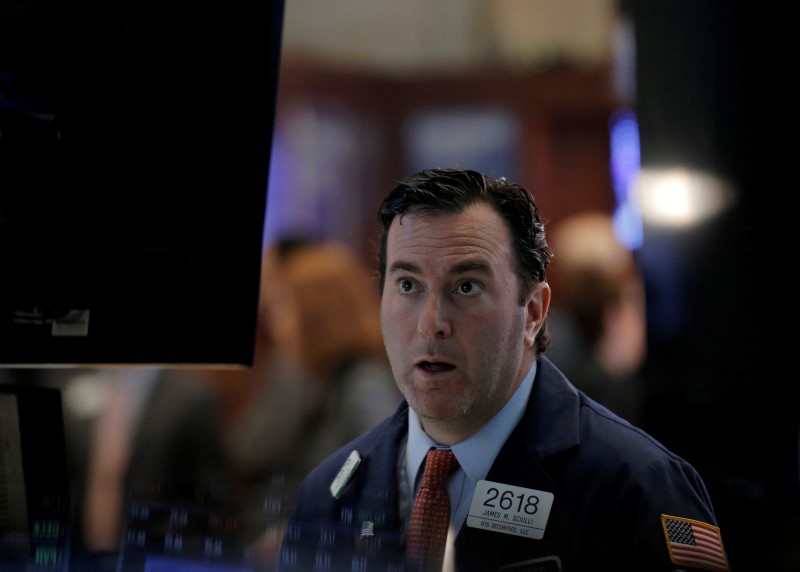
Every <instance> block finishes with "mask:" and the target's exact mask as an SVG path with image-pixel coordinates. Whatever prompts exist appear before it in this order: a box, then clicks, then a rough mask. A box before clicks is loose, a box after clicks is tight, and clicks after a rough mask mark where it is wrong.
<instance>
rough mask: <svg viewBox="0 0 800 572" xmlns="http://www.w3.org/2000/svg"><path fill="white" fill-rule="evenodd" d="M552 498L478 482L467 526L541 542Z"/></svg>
mask: <svg viewBox="0 0 800 572" xmlns="http://www.w3.org/2000/svg"><path fill="white" fill-rule="evenodd" d="M554 498H555V497H554V496H553V493H550V492H547V491H537V490H536V489H526V488H523V487H515V486H513V485H504V484H502V483H493V482H492V481H478V484H477V485H476V486H475V494H474V495H473V497H472V504H471V505H470V507H469V515H468V516H467V526H471V527H472V528H480V529H483V530H491V531H494V532H501V533H503V534H513V535H516V536H523V537H525V538H533V539H535V540H540V539H541V538H543V537H544V529H545V526H546V525H547V518H548V517H549V516H550V509H551V508H552V506H553V499H554Z"/></svg>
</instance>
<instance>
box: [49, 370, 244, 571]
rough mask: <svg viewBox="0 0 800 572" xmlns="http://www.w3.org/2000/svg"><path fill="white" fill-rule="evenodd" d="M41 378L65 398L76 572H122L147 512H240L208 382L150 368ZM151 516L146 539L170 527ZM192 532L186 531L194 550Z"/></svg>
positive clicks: (73, 567) (56, 372)
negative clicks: (140, 510)
mask: <svg viewBox="0 0 800 572" xmlns="http://www.w3.org/2000/svg"><path fill="white" fill-rule="evenodd" d="M37 375H38V383H41V384H42V385H45V386H50V387H58V388H60V389H61V392H62V407H63V411H64V426H65V439H66V446H67V462H68V472H69V476H70V479H71V483H72V484H71V490H72V494H73V502H72V504H73V513H74V514H73V523H74V530H73V533H72V536H73V554H72V558H71V566H70V569H71V570H76V571H81V572H93V571H97V572H104V571H115V570H117V567H118V564H119V559H120V557H121V551H122V549H123V548H124V546H123V543H124V532H125V522H126V520H127V518H128V517H129V516H130V513H129V511H130V510H131V507H132V506H133V505H135V504H137V503H140V504H141V505H142V506H145V505H147V504H148V503H152V505H153V506H156V505H158V506H182V507H187V506H191V507H193V508H196V509H199V510H203V511H208V512H211V511H213V510H222V509H223V508H227V507H229V506H232V505H231V504H230V503H231V502H232V499H231V493H232V490H233V489H232V481H231V473H230V472H229V470H228V467H227V459H226V456H225V451H224V448H223V432H222V424H221V420H222V419H221V415H220V408H219V404H218V401H217V396H216V394H215V392H214V390H213V387H211V386H210V385H209V384H208V383H207V381H206V380H205V379H202V378H200V377H198V376H196V375H194V374H192V373H190V372H187V371H181V370H170V369H159V368H148V367H121V368H91V369H88V368H86V369H84V368H64V369H60V368H54V369H45V370H41V371H38V372H37ZM149 512H150V516H151V518H150V519H149V521H143V522H142V523H141V524H140V528H141V529H142V530H145V529H147V528H148V527H151V526H152V527H154V528H157V527H160V526H161V524H162V523H156V522H155V519H156V513H157V512H158V511H156V510H154V509H150V510H149ZM167 512H169V510H167ZM191 532H192V531H190V530H186V531H185V536H186V538H187V544H188V538H189V536H190V534H191ZM186 556H187V557H188V556H190V555H189V554H186ZM191 556H196V554H195V555H191Z"/></svg>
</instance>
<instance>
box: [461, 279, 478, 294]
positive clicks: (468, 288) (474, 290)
mask: <svg viewBox="0 0 800 572" xmlns="http://www.w3.org/2000/svg"><path fill="white" fill-rule="evenodd" d="M482 291H483V289H482V288H481V285H480V284H479V283H477V282H471V281H469V280H464V281H463V282H459V283H458V293H459V294H465V295H467V296H475V295H477V294H480V293H481V292H482Z"/></svg>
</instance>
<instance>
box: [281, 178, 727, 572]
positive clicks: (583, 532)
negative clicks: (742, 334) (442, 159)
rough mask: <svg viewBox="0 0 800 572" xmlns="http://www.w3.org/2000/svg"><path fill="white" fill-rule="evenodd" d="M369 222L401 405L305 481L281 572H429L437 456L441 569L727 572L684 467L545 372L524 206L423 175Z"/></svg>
mask: <svg viewBox="0 0 800 572" xmlns="http://www.w3.org/2000/svg"><path fill="white" fill-rule="evenodd" d="M379 218H380V221H381V223H382V225H383V234H382V240H381V248H380V256H379V265H380V288H381V296H382V298H381V324H382V331H383V336H384V341H385V345H386V349H387V353H388V356H389V360H390V363H391V366H392V371H393V373H394V376H395V380H396V382H397V384H398V387H399V388H400V390H401V392H402V393H403V396H404V397H405V400H404V402H403V404H402V405H401V406H400V408H399V409H398V410H397V412H396V413H395V414H394V415H393V416H392V417H390V418H389V419H386V420H385V421H384V422H382V423H381V424H379V425H377V426H376V427H375V428H373V429H372V430H371V431H369V432H367V433H366V434H364V435H362V436H361V437H359V438H357V439H356V440H354V441H353V442H351V443H350V444H348V445H347V446H345V447H343V448H342V449H340V450H339V451H338V452H337V453H335V454H334V455H332V456H331V457H329V458H328V459H327V460H326V461H325V462H323V463H322V464H321V465H320V466H319V467H317V468H316V469H315V470H314V471H312V472H311V473H310V474H309V475H308V476H307V477H306V479H305V480H304V482H303V484H302V485H301V487H300V490H299V491H298V496H297V499H296V504H295V506H294V509H293V512H292V515H291V518H290V524H289V528H288V530H287V534H286V537H285V539H284V542H283V546H282V549H281V554H280V557H279V563H278V568H279V569H280V570H283V571H287V570H303V571H304V572H308V571H310V570H335V571H337V572H338V571H340V570H369V571H373V570H379V571H395V572H399V571H401V570H405V571H410V570H414V571H417V570H434V569H437V568H440V567H441V564H439V563H438V562H436V563H434V564H433V565H430V564H426V563H424V562H423V563H422V564H416V561H413V560H411V559H410V556H409V555H408V554H406V544H407V542H406V540H407V538H406V535H407V528H408V529H409V530H411V529H413V528H414V527H416V524H414V525H413V526H411V527H409V525H408V521H409V519H410V518H412V509H413V507H414V505H415V495H416V494H417V492H416V491H417V488H418V487H419V481H420V475H421V474H422V473H423V471H424V470H425V467H424V461H425V458H426V454H427V452H428V450H429V449H431V448H435V449H436V448H438V449H450V450H451V451H452V452H453V453H454V454H455V458H456V459H457V461H458V467H457V469H456V470H455V473H453V474H452V475H451V476H450V477H449V479H448V480H447V482H446V487H447V492H448V493H449V505H450V510H449V526H450V532H451V534H450V536H451V538H453V539H454V540H453V542H452V544H450V545H448V553H447V554H446V556H445V558H444V564H445V567H452V568H453V569H455V570H457V571H459V572H463V571H475V572H487V571H491V570H504V571H509V572H512V571H518V572H522V571H533V570H536V571H549V570H563V571H574V570H591V571H598V570H614V571H636V572H643V571H647V572H653V571H656V572H657V571H660V570H664V571H675V570H721V571H724V570H728V562H727V557H726V555H725V551H724V548H723V545H722V540H721V537H720V533H719V529H718V528H717V526H716V524H717V523H716V517H715V514H714V510H713V507H712V504H711V501H710V499H709V496H708V493H707V491H706V488H705V485H704V484H703V481H702V480H701V478H700V476H699V475H698V474H697V473H696V471H695V470H694V468H693V467H692V466H690V465H689V464H688V463H687V462H686V461H684V460H683V459H681V458H680V457H678V456H677V455H675V454H673V453H672V452H670V451H668V450H667V449H666V448H664V447H663V446H662V445H661V444H660V443H658V442H657V441H656V440H655V439H653V438H652V437H651V436H649V435H647V434H646V433H644V432H643V431H641V430H639V429H638V428H636V427H634V426H632V425H630V424H629V423H628V422H627V421H625V420H623V419H621V418H620V417H618V416H616V415H615V414H614V413H612V412H611V411H609V410H608V409H606V408H604V407H603V406H601V405H599V404H598V403H596V402H595V401H593V400H592V399H590V398H589V397H588V396H587V395H585V394H583V393H582V392H580V391H578V390H577V389H576V388H575V387H574V386H573V385H572V384H570V382H569V381H568V380H567V379H566V378H565V377H564V376H563V374H562V373H561V372H560V371H559V370H558V369H557V368H556V367H555V365H553V363H552V362H550V361H549V360H548V359H547V358H546V357H544V355H543V354H544V352H545V350H546V349H547V346H548V344H549V333H548V328H547V311H548V306H549V304H550V287H549V285H548V284H547V281H546V276H545V269H546V268H547V266H548V264H549V263H550V259H551V256H552V253H551V252H550V249H549V247H548V245H547V242H546V238H545V233H544V225H543V224H542V222H541V216H540V213H539V209H538V207H537V206H536V205H535V203H534V202H533V200H532V199H531V197H530V195H529V194H528V192H527V191H526V190H525V189H524V188H522V187H520V186H519V185H515V184H510V183H508V182H506V181H505V179H499V180H495V179H492V178H490V177H486V176H484V175H481V174H480V173H477V172H475V171H470V170H460V169H434V170H428V171H423V172H421V173H418V174H416V175H414V176H412V177H410V178H409V179H407V180H406V181H404V182H401V183H400V184H398V185H397V186H396V187H395V188H394V189H393V190H392V191H391V193H390V194H389V196H388V197H387V198H386V199H384V201H383V203H382V205H381V208H380V213H379ZM426 502H427V501H426ZM445 511H446V509H445ZM445 514H447V513H446V512H445Z"/></svg>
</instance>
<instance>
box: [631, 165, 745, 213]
mask: <svg viewBox="0 0 800 572" xmlns="http://www.w3.org/2000/svg"><path fill="white" fill-rule="evenodd" d="M633 194H634V202H635V203H636V205H637V207H638V208H639V211H640V212H641V214H642V219H643V220H644V221H645V223H648V224H653V225H657V226H671V227H687V226H693V225H697V224H700V223H702V222H704V221H706V220H708V219H710V218H712V217H714V216H715V215H717V214H718V213H719V212H720V211H722V210H723V209H725V208H727V207H728V206H730V204H731V203H732V199H733V193H732V192H731V189H730V187H729V186H728V184H727V183H726V182H725V181H724V180H723V179H721V178H720V177H717V176H715V175H710V174H707V173H702V172H699V171H692V170H688V169H680V168H674V169H662V170H657V169H642V171H641V173H640V175H639V177H638V179H637V180H636V182H635V183H634V193H633Z"/></svg>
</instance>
